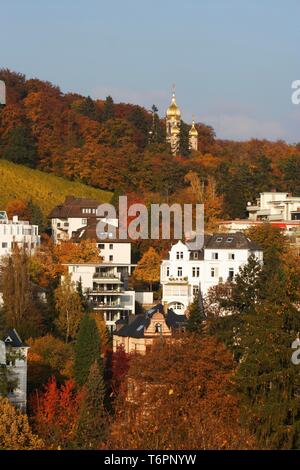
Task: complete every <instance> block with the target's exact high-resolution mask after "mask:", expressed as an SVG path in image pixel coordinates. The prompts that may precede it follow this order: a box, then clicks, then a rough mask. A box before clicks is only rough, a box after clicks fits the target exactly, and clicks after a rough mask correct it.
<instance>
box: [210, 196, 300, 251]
mask: <svg viewBox="0 0 300 470" xmlns="http://www.w3.org/2000/svg"><path fill="white" fill-rule="evenodd" d="M246 209H247V212H248V213H249V218H248V219H236V220H224V221H222V222H220V224H219V228H220V230H226V231H228V232H230V233H235V232H238V231H242V230H247V229H248V228H250V227H255V226H259V225H262V224H263V223H266V222H269V223H270V224H272V225H273V226H275V227H279V228H280V229H281V230H282V231H283V233H284V234H285V235H288V236H289V237H292V238H294V239H295V240H294V242H296V241H297V240H296V239H297V238H299V237H300V197H296V196H292V195H291V194H290V193H287V192H276V191H269V192H264V193H260V196H259V198H257V199H256V202H255V204H252V203H251V202H248V205H247V208H246Z"/></svg>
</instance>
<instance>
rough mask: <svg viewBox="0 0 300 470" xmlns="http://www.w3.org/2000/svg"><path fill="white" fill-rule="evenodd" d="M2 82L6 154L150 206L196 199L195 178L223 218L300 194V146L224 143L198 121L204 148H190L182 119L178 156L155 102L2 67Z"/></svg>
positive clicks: (0, 128)
mask: <svg viewBox="0 0 300 470" xmlns="http://www.w3.org/2000/svg"><path fill="white" fill-rule="evenodd" d="M0 79H2V80H4V81H5V83H6V86H7V106H6V107H5V108H2V110H1V111H0V158H1V159H5V160H9V161H11V162H14V163H18V164H23V165H26V166H28V167H31V168H35V169H39V170H42V171H44V172H47V173H54V174H55V175H57V176H63V177H65V178H68V179H69V180H74V181H78V182H81V183H84V184H88V185H90V186H93V187H95V188H101V189H103V190H109V191H115V192H116V194H119V193H121V194H127V195H130V196H131V197H132V199H133V200H136V199H137V200H142V201H143V202H145V203H146V204H148V203H150V202H154V201H155V202H157V201H161V202H166V201H173V200H174V201H176V202H186V201H190V200H191V199H192V200H193V199H195V198H196V199H197V197H196V196H195V191H194V189H195V184H193V182H195V177H197V178H198V180H199V181H200V182H201V186H202V187H203V186H204V187H205V188H206V189H209V186H212V187H213V192H214V194H215V195H216V197H220V201H219V202H220V204H219V206H220V210H219V217H221V218H228V217H230V218H236V217H244V216H245V207H246V203H247V201H249V200H251V201H252V200H253V199H254V198H255V197H257V196H258V194H259V192H261V191H266V190H271V189H277V190H282V191H289V192H293V193H295V194H298V195H299V194H300V183H299V178H298V174H299V170H300V158H299V157H300V144H294V145H291V144H287V143H286V142H284V141H277V142H270V141H268V140H257V139H253V140H250V141H245V142H236V141H231V140H220V139H217V138H216V136H215V132H214V130H213V129H212V128H211V127H209V126H207V125H205V123H197V125H196V126H197V129H198V133H199V151H197V152H195V151H193V152H189V150H188V139H187V136H188V130H189V127H188V125H187V124H186V123H184V122H182V125H181V146H180V155H179V156H176V157H174V156H172V155H171V153H170V150H169V148H168V146H167V145H166V143H165V123H164V120H163V119H160V118H159V114H160V115H163V114H164V110H159V114H158V110H157V108H156V107H155V106H153V109H152V110H146V109H144V108H142V107H140V106H138V105H135V104H124V103H118V104H117V103H114V101H113V98H111V97H106V99H103V100H93V99H91V98H90V97H84V96H81V95H79V94H75V93H65V94H64V93H62V92H61V90H60V89H59V87H58V86H56V85H53V84H51V83H49V82H45V81H41V80H38V79H26V77H25V76H24V75H23V74H21V73H16V72H12V71H9V70H4V69H1V70H0ZM167 104H168V103H166V106H167ZM197 115H201V110H199V111H198V112H197ZM149 131H152V134H151V139H150V138H149V135H150V134H149ZM198 196H199V194H198ZM200 199H201V198H200ZM198 200H199V197H198ZM208 205H209V204H208Z"/></svg>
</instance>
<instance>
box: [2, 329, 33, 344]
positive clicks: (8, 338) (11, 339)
mask: <svg viewBox="0 0 300 470" xmlns="http://www.w3.org/2000/svg"><path fill="white" fill-rule="evenodd" d="M2 341H4V343H5V344H6V345H7V346H10V347H12V348H22V347H23V348H26V347H28V346H27V344H25V343H23V341H22V340H21V338H20V336H19V335H18V333H17V331H16V329H15V328H12V329H9V330H6V333H5V335H4V336H3V337H2Z"/></svg>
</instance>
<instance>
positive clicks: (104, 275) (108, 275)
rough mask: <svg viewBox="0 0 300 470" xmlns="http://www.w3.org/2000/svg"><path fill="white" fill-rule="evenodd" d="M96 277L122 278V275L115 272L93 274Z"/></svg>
mask: <svg viewBox="0 0 300 470" xmlns="http://www.w3.org/2000/svg"><path fill="white" fill-rule="evenodd" d="M93 278H94V279H120V276H118V275H117V274H113V273H95V274H93Z"/></svg>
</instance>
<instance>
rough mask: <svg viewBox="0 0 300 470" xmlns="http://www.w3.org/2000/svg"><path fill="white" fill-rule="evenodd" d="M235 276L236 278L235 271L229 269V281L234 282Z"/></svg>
mask: <svg viewBox="0 0 300 470" xmlns="http://www.w3.org/2000/svg"><path fill="white" fill-rule="evenodd" d="M233 276H234V269H233V268H229V270H228V280H229V281H232V279H233Z"/></svg>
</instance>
